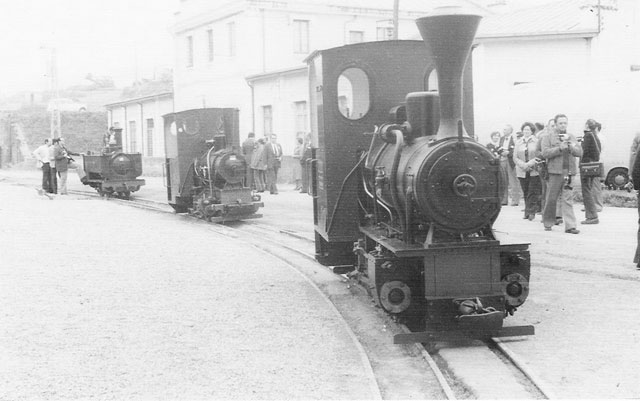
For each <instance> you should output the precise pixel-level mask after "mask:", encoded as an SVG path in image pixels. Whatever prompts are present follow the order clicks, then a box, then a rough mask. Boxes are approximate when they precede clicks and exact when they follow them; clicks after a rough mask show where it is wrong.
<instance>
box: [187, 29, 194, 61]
mask: <svg viewBox="0 0 640 401" xmlns="http://www.w3.org/2000/svg"><path fill="white" fill-rule="evenodd" d="M187 67H193V36H187Z"/></svg>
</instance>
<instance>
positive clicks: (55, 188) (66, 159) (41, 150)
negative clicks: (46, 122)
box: [33, 138, 86, 195]
mask: <svg viewBox="0 0 640 401" xmlns="http://www.w3.org/2000/svg"><path fill="white" fill-rule="evenodd" d="M33 155H34V156H35V157H36V160H37V161H38V164H39V165H40V168H41V169H42V190H43V191H45V192H48V193H51V194H59V195H67V172H68V171H69V169H74V170H76V171H77V172H78V177H80V180H81V181H83V182H84V180H85V179H86V178H85V175H84V169H83V168H82V165H81V163H76V161H75V160H74V159H73V158H72V157H71V156H79V153H74V152H70V151H69V150H67V148H66V147H65V144H64V139H63V138H54V139H52V140H51V142H49V139H45V140H44V144H42V145H41V146H39V147H38V148H36V150H34V151H33Z"/></svg>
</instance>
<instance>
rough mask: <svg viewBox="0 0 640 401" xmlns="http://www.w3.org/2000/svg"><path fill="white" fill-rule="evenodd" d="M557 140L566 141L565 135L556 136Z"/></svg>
mask: <svg viewBox="0 0 640 401" xmlns="http://www.w3.org/2000/svg"><path fill="white" fill-rule="evenodd" d="M558 138H560V140H561V141H563V142H564V141H566V140H567V134H558Z"/></svg>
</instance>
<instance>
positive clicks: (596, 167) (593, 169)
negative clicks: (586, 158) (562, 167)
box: [580, 162, 604, 177]
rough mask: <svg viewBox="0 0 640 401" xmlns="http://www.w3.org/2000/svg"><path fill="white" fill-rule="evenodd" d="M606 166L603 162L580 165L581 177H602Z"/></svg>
mask: <svg viewBox="0 0 640 401" xmlns="http://www.w3.org/2000/svg"><path fill="white" fill-rule="evenodd" d="M603 171H604V165H603V164H602V163H601V162H588V163H580V175H581V176H582V177H602V172H603Z"/></svg>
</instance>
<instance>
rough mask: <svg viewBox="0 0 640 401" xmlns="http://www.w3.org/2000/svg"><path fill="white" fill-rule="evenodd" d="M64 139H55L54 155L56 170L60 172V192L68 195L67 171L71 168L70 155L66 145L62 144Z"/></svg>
mask: <svg viewBox="0 0 640 401" xmlns="http://www.w3.org/2000/svg"><path fill="white" fill-rule="evenodd" d="M61 141H62V139H61V138H56V139H54V140H53V155H54V159H55V163H56V172H57V173H58V178H59V179H58V194H60V195H67V171H68V168H69V157H68V155H67V151H66V150H65V149H64V146H62V145H61V143H60V142H61Z"/></svg>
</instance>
